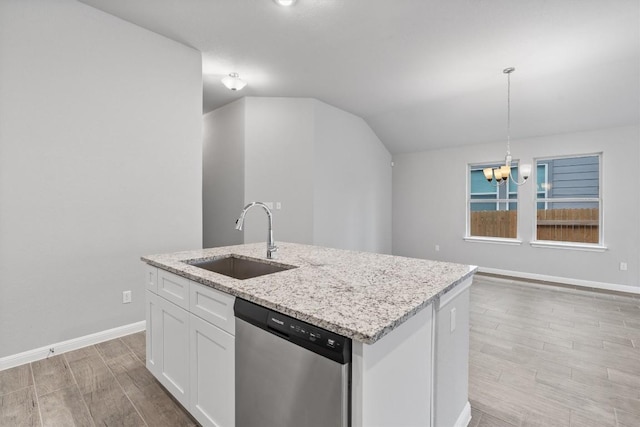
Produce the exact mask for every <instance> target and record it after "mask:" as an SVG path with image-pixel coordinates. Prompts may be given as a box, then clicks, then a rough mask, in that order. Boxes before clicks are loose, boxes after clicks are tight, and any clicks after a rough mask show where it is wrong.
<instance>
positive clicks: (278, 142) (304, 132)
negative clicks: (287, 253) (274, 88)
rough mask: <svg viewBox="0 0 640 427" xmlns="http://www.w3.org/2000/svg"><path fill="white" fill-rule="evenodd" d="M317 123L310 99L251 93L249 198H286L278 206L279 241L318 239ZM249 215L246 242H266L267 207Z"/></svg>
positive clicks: (248, 109) (247, 145)
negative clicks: (315, 205) (315, 223)
mask: <svg viewBox="0 0 640 427" xmlns="http://www.w3.org/2000/svg"><path fill="white" fill-rule="evenodd" d="M313 126H314V122H313V101H312V100H311V99H309V98H303V99H299V98H256V97H249V98H246V119H245V192H244V199H245V202H246V203H249V202H252V201H268V202H269V201H270V202H281V203H282V209H280V210H274V211H273V221H274V225H273V226H274V238H275V239H276V240H280V241H283V242H294V243H313V216H314V212H313V159H312V157H313ZM241 208H242V206H240V207H238V209H237V211H238V213H239V212H240V209H241ZM246 219H247V220H246V222H245V243H253V242H264V241H266V238H267V225H266V224H267V216H266V215H265V213H264V211H263V210H262V209H261V208H253V209H252V210H251V211H250V212H249V213H248V214H247V218H246Z"/></svg>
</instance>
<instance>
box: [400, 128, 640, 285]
mask: <svg viewBox="0 0 640 427" xmlns="http://www.w3.org/2000/svg"><path fill="white" fill-rule="evenodd" d="M639 141H640V129H639V127H638V126H631V127H621V128H612V129H603V130H598V131H591V132H581V133H571V134H560V135H551V136H545V137H539V138H531V139H524V140H519V141H514V142H512V149H511V151H512V153H513V155H514V158H515V157H518V158H519V159H520V160H521V161H522V162H532V160H533V158H535V157H545V156H556V155H571V154H584V153H597V152H602V153H603V157H602V160H603V165H602V169H603V170H602V172H603V178H602V182H601V185H602V188H603V198H604V201H603V209H604V244H605V245H606V246H607V247H608V250H606V251H605V252H585V251H579V250H563V249H555V248H554V249H549V248H534V247H531V246H530V245H529V243H528V242H530V241H531V240H532V238H533V235H534V215H535V204H534V202H533V197H534V191H535V188H534V186H533V185H531V183H529V184H528V185H524V186H522V187H520V194H519V206H518V230H519V237H520V239H522V241H523V243H522V245H520V246H510V245H502V244H491V243H476V242H466V241H464V240H463V237H464V235H465V226H466V191H467V189H466V188H467V182H466V180H467V179H468V178H467V172H466V170H467V165H468V163H481V162H490V161H500V160H501V158H502V156H503V155H504V150H505V145H504V143H503V142H501V143H494V144H484V145H472V146H465V147H458V148H451V149H443V150H433V151H425V152H419V153H410V154H400V155H396V156H394V162H395V167H394V169H393V252H394V254H397V255H405V256H413V257H420V258H429V259H437V260H447V261H456V262H462V263H468V264H476V265H479V266H481V267H489V268H494V269H500V270H507V271H514V272H524V273H534V274H541V275H547V276H553V277H560V278H569V279H578V280H585V281H589V282H599V283H604V284H613V285H623V286H632V287H634V288H638V286H640V285H639V274H640V273H639V259H640V252H639V251H640V247H639V245H638V242H639V241H640V229H639V228H640V221H639V207H640V201H639V198H640V192H639V191H638V188H639V185H640V179H639V178H638V174H636V173H635V171H636V170H637V169H638V164H639V163H638V159H639V158H640V153H639V151H640V143H639ZM435 245H440V251H439V252H436V251H435V249H434V248H435ZM620 261H625V262H627V263H628V267H629V269H628V271H620V270H619V263H620Z"/></svg>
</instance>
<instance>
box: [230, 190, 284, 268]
mask: <svg viewBox="0 0 640 427" xmlns="http://www.w3.org/2000/svg"><path fill="white" fill-rule="evenodd" d="M254 206H261V207H262V208H263V209H264V210H265V211H266V212H267V216H268V217H269V234H268V235H267V258H268V259H272V258H273V257H274V256H273V255H274V254H275V252H276V251H277V250H278V247H277V246H276V245H275V243H274V242H273V215H272V214H271V210H270V209H269V207H268V206H267V205H265V204H264V203H262V202H251V203H249V204H248V205H247V206H245V207H244V209H242V212H240V217H239V218H238V219H237V220H236V230H242V226H243V225H244V216H245V215H246V214H247V211H248V210H249V209H251V208H252V207H254Z"/></svg>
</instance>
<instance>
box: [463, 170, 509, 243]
mask: <svg viewBox="0 0 640 427" xmlns="http://www.w3.org/2000/svg"><path fill="white" fill-rule="evenodd" d="M499 166H500V165H499V164H497V163H496V164H483V165H471V166H469V200H468V201H469V203H468V210H469V232H468V235H469V236H471V237H498V238H506V239H515V238H516V237H517V235H518V229H517V225H518V221H517V213H518V186H517V185H515V184H514V183H513V182H511V181H507V182H505V183H504V184H502V185H496V182H495V181H493V182H489V181H487V180H486V179H485V177H484V173H483V172H482V169H484V168H487V167H492V168H496V167H499ZM511 173H512V175H513V178H514V179H516V180H517V179H518V168H517V166H514V167H512V168H511Z"/></svg>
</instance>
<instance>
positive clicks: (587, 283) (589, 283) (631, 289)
mask: <svg viewBox="0 0 640 427" xmlns="http://www.w3.org/2000/svg"><path fill="white" fill-rule="evenodd" d="M478 272H480V273H488V274H497V275H499V276H510V277H516V278H521V279H529V280H540V281H543V282H552V283H558V284H563V285H574V286H580V287H583V288H592V289H604V290H608V291H617V292H626V293H630V294H639V295H640V287H637V286H628V285H617V284H614V283H605V282H596V281H593V280H581V279H571V278H568V277H557V276H547V275H544V274H535V273H523V272H520V271H509V270H500V269H497V268H487V267H480V268H479V269H478Z"/></svg>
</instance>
